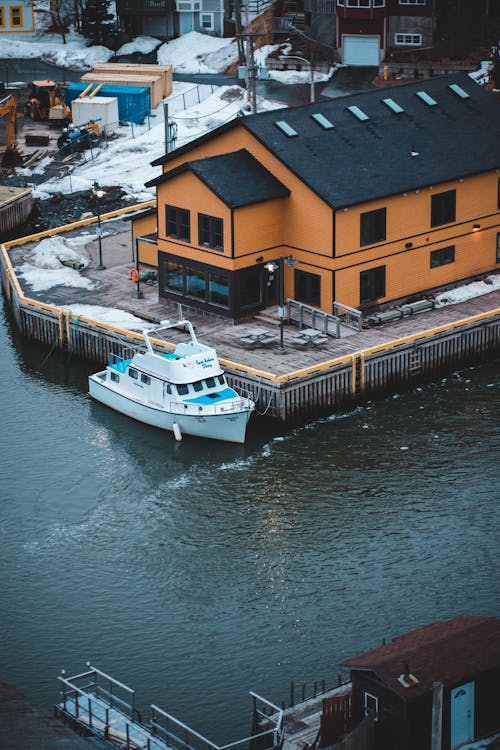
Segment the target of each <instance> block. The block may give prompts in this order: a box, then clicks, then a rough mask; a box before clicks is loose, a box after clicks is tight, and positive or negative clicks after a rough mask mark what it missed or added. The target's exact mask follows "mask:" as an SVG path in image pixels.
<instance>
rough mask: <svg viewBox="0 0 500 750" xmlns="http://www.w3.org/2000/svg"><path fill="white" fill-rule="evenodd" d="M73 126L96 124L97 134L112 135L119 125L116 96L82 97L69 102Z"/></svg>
mask: <svg viewBox="0 0 500 750" xmlns="http://www.w3.org/2000/svg"><path fill="white" fill-rule="evenodd" d="M71 120H72V122H73V125H86V124H87V123H88V122H96V123H97V124H98V126H99V132H100V133H102V132H105V133H106V135H110V134H111V133H113V132H114V131H115V130H116V128H117V127H118V125H119V123H120V116H119V112H118V99H117V98H116V96H83V97H78V98H77V99H73V101H72V102H71Z"/></svg>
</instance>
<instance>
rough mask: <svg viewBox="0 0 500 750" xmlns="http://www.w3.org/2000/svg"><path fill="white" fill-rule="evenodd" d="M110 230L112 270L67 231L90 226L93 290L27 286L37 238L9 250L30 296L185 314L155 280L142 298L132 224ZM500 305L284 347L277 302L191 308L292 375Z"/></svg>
mask: <svg viewBox="0 0 500 750" xmlns="http://www.w3.org/2000/svg"><path fill="white" fill-rule="evenodd" d="M103 226H104V227H105V232H106V233H109V234H106V235H105V236H103V238H102V255H103V262H104V265H105V266H106V268H105V270H101V271H99V270H97V263H98V248H97V240H96V239H95V234H94V233H95V229H94V228H92V227H89V228H88V229H83V230H82V229H78V230H74V231H71V232H67V233H65V235H64V236H65V237H71V236H81V235H82V231H88V232H89V242H88V244H87V250H88V252H89V253H90V256H91V258H92V263H91V265H90V266H89V267H88V268H87V269H86V270H85V271H82V272H81V275H82V277H84V278H88V279H90V280H92V281H93V282H94V283H95V284H96V285H97V286H96V288H94V289H92V290H86V289H83V288H80V287H75V288H72V287H67V286H59V287H53V288H51V289H49V290H46V291H42V292H34V291H33V290H32V288H31V287H30V286H29V285H27V284H26V283H25V282H24V280H23V278H22V276H21V275H19V274H17V269H20V267H21V265H22V264H23V263H24V262H25V258H26V257H27V255H28V254H29V253H30V252H31V251H32V250H33V248H34V247H35V245H36V244H37V242H29V243H27V244H25V245H20V246H17V247H12V248H10V250H9V255H10V258H11V261H12V263H13V266H14V269H15V270H16V275H17V277H18V280H19V282H20V284H21V287H22V289H23V292H24V294H25V295H26V296H27V297H31V298H32V299H37V300H40V301H42V302H46V303H49V304H54V305H57V306H61V307H64V308H65V309H69V310H70V309H71V306H72V305H77V304H79V305H80V304H85V305H103V306H106V307H114V308H118V309H121V310H125V311H127V312H130V311H131V310H132V309H134V310H139V311H141V312H143V313H148V314H150V315H155V316H157V317H158V318H162V319H165V318H170V319H173V320H175V319H176V318H177V306H176V305H174V304H169V303H168V302H167V301H159V296H158V284H157V283H155V284H154V285H152V286H149V285H147V284H145V283H141V285H140V289H141V292H142V293H143V295H144V296H143V298H142V299H137V297H136V295H135V294H134V292H135V285H134V284H133V283H132V282H131V281H130V278H129V271H130V269H131V268H132V267H133V262H132V257H131V246H132V242H131V231H130V223H129V222H127V221H124V220H123V219H115V220H112V221H110V222H106V224H103ZM142 270H149V269H147V268H146V267H144V269H142ZM498 308H500V290H496V291H492V292H491V293H489V294H485V295H482V296H481V297H476V298H474V299H471V300H468V301H466V302H461V303H458V304H454V305H447V306H445V307H442V308H436V309H434V310H429V311H427V312H422V313H418V314H415V315H413V316H410V317H406V318H403V319H401V320H398V321H395V322H392V323H386V324H384V325H383V326H380V327H375V328H370V329H363V330H361V331H356V330H354V329H351V328H347V327H346V326H341V338H340V339H337V338H333V337H331V336H329V337H328V338H327V341H326V343H322V344H321V345H320V346H309V347H307V348H303V347H297V346H295V345H294V344H293V343H292V339H293V338H294V337H295V336H296V335H297V332H298V328H297V326H295V325H291V324H290V325H289V324H285V326H284V349H283V350H281V349H280V346H279V320H278V314H277V313H278V311H277V307H274V308H267V309H266V310H264V311H262V312H260V313H257V314H254V315H252V316H251V317H249V318H248V319H246V320H244V321H241V322H238V323H237V324H233V323H232V322H231V321H226V320H224V319H223V318H215V317H210V316H203V315H200V314H199V313H196V312H193V311H191V310H189V309H187V308H184V314H185V317H187V318H188V319H189V320H191V322H192V323H193V325H194V326H195V328H196V333H197V335H198V336H199V338H200V341H202V342H203V343H208V344H210V345H211V346H214V347H215V348H216V349H217V352H218V354H219V356H220V357H221V358H224V359H227V360H230V361H232V362H237V363H239V364H242V365H245V366H247V367H250V368H256V369H259V370H265V371H267V372H270V373H273V374H274V375H277V376H283V375H287V374H288V373H291V372H296V371H299V370H302V369H306V368H311V367H313V366H315V365H318V364H321V363H322V362H326V361H329V360H333V359H336V358H340V357H344V356H346V355H350V354H352V353H353V352H358V351H361V350H365V349H370V348H371V347H374V346H379V345H383V344H385V343H388V342H391V341H394V340H395V339H400V338H405V337H408V336H411V335H414V334H418V333H419V332H421V331H426V330H429V329H432V328H435V327H438V326H441V325H446V324H450V323H451V324H452V323H454V322H456V321H459V320H463V319H464V318H468V317H470V316H474V315H477V314H480V313H487V312H490V311H492V310H495V309H498ZM254 327H260V328H266V329H267V330H268V331H269V332H270V333H273V334H275V340H274V342H273V343H271V344H267V345H266V346H265V347H248V346H247V345H245V344H244V343H242V342H241V341H240V338H241V337H242V336H243V335H244V333H245V331H246V329H248V328H254ZM181 338H182V334H181V333H178V332H176V331H175V330H173V331H172V336H171V340H172V342H173V343H177V342H178V341H179V340H180V339H181Z"/></svg>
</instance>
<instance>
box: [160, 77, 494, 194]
mask: <svg viewBox="0 0 500 750" xmlns="http://www.w3.org/2000/svg"><path fill="white" fill-rule="evenodd" d="M452 85H454V86H458V87H459V88H460V89H461V90H462V91H464V92H465V96H461V95H460V94H459V93H457V91H456V90H453V89H452V88H451V86H452ZM419 92H425V94H426V95H427V98H426V97H425V96H424V97H423V98H422V97H421V96H420V95H419ZM429 97H430V99H429ZM384 100H392V101H394V102H395V103H396V105H397V106H396V107H393V106H391V105H390V104H388V103H384ZM432 102H434V104H433V103H432ZM353 107H354V110H353V109H352V108H353ZM356 108H357V109H356ZM359 110H360V111H361V113H364V115H365V116H366V119H363V114H360V112H359ZM395 110H396V111H395ZM318 114H319V115H322V116H323V118H326V120H327V121H328V122H329V123H330V124H331V125H332V127H327V128H325V127H324V125H325V123H324V121H323V124H321V122H318V120H317V119H315V118H314V115H318ZM499 119H500V102H499V101H498V100H497V99H496V98H495V97H494V96H493V95H492V94H491V93H489V92H487V91H485V90H484V89H482V88H481V86H479V85H478V84H477V83H476V82H475V81H474V80H473V79H472V78H471V77H470V76H469V75H467V74H466V73H457V74H454V75H450V76H438V77H435V78H429V79H426V80H425V81H417V82H416V83H415V82H414V83H408V84H403V85H396V86H390V87H383V88H374V89H370V90H368V91H363V92H361V93H358V94H353V95H350V96H347V97H339V98H337V99H333V100H330V101H322V102H317V103H315V104H309V105H306V106H302V107H295V108H290V109H286V110H276V111H270V112H263V113H260V114H257V115H252V116H247V117H242V118H237V119H235V120H232V121H231V122H230V123H227V124H226V125H223V126H221V128H218V129H217V130H214V131H212V132H211V133H209V134H207V135H205V136H202V137H201V138H199V139H197V141H194V142H192V143H191V144H187V146H185V147H183V148H182V149H178V150H177V151H174V152H173V153H172V154H169V155H167V156H165V157H162V158H160V159H157V160H156V161H154V162H153V164H155V165H157V164H164V163H166V162H167V161H168V160H169V158H172V157H174V156H175V157H177V156H179V155H180V154H181V153H183V152H188V151H189V148H190V147H192V146H194V145H198V144H200V143H201V142H203V141H206V140H211V139H212V138H214V137H217V134H219V133H221V132H225V131H227V130H228V129H230V128H232V127H237V126H242V127H244V128H246V129H247V130H248V131H249V132H250V133H252V134H253V135H254V136H255V138H256V139H257V140H258V141H260V142H261V143H262V144H263V145H264V146H265V147H266V148H268V149H269V150H270V151H271V152H272V153H273V154H274V155H275V156H276V157H277V158H279V159H280V160H281V161H282V162H283V163H284V164H285V165H286V166H287V167H288V168H289V169H290V170H291V171H292V172H294V173H295V174H296V175H297V176H298V177H299V178H300V179H301V180H303V182H304V183H306V184H307V185H308V186H309V187H310V188H311V189H312V190H313V191H314V192H316V193H317V194H318V195H319V196H320V197H321V198H322V199H323V200H324V201H325V202H326V203H328V204H329V205H331V206H333V207H334V208H343V207H348V206H350V205H355V204H357V203H363V202H366V201H371V200H376V199H380V198H385V197H387V196H390V195H395V194H398V193H404V192H408V191H410V190H416V189H419V188H423V187H428V186H431V185H437V184H439V183H442V182H446V181H448V180H454V179H458V178H460V177H466V176H468V175H473V174H480V173H482V172H486V171H489V170H491V169H496V168H498V167H500V138H498V128H499ZM320 120H321V118H320ZM280 122H284V123H285V126H280V125H279V124H278V123H280ZM286 126H288V128H289V129H291V131H290V130H288V133H289V134H288V135H287V133H286V132H285V131H286V130H287V127H286ZM293 133H295V134H293ZM412 154H413V155H412Z"/></svg>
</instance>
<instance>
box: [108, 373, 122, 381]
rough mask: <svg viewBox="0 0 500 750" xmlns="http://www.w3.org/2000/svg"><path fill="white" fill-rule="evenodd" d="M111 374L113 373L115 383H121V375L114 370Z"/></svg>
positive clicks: (112, 378) (112, 377)
mask: <svg viewBox="0 0 500 750" xmlns="http://www.w3.org/2000/svg"><path fill="white" fill-rule="evenodd" d="M110 375H111V380H112V381H113V382H114V383H119V382H120V376H119V375H117V374H116V372H112V373H110Z"/></svg>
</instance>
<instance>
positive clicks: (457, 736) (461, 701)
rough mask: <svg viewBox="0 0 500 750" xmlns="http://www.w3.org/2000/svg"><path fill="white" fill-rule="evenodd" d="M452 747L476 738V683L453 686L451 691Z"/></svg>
mask: <svg viewBox="0 0 500 750" xmlns="http://www.w3.org/2000/svg"><path fill="white" fill-rule="evenodd" d="M450 704H451V705H450V712H451V722H450V723H451V748H452V750H453V748H455V747H459V746H460V745H462V744H463V743H464V742H469V741H470V740H473V739H474V683H473V682H466V683H465V685H460V686H459V687H456V688H453V690H452V691H451V692H450Z"/></svg>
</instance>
